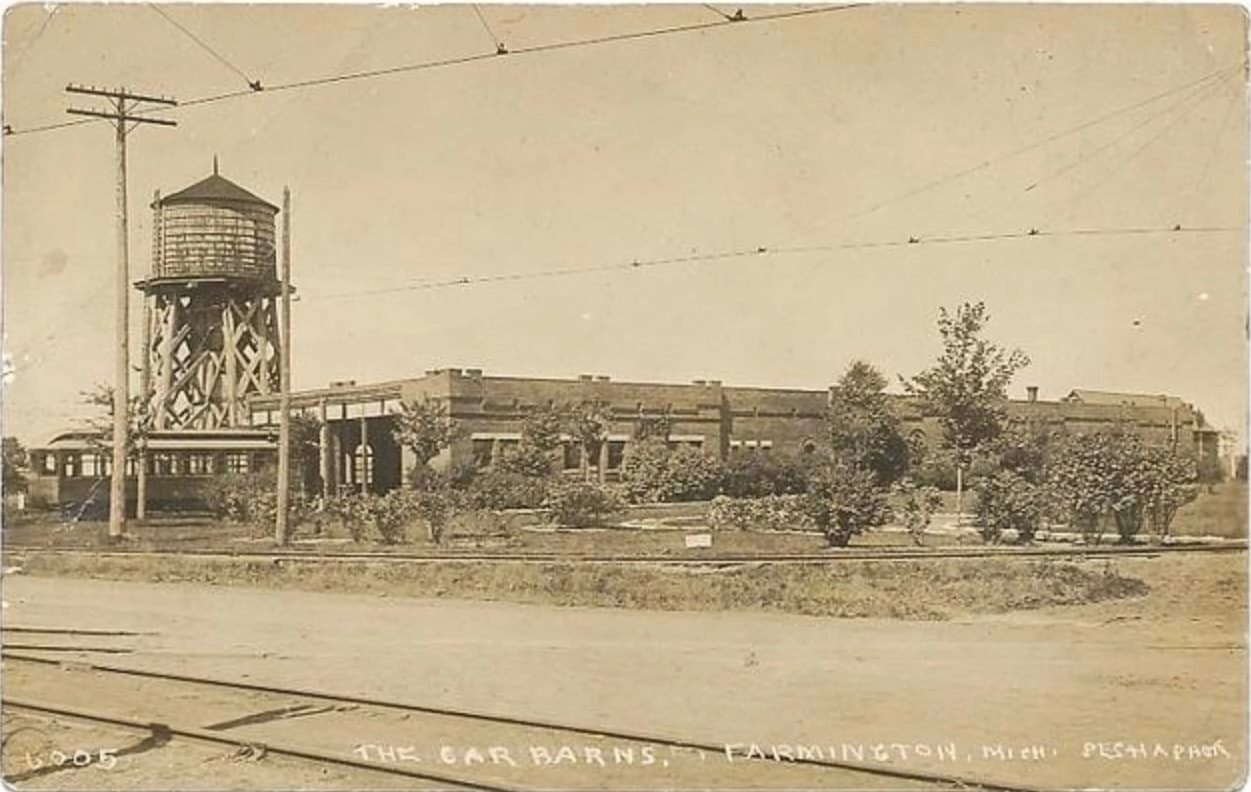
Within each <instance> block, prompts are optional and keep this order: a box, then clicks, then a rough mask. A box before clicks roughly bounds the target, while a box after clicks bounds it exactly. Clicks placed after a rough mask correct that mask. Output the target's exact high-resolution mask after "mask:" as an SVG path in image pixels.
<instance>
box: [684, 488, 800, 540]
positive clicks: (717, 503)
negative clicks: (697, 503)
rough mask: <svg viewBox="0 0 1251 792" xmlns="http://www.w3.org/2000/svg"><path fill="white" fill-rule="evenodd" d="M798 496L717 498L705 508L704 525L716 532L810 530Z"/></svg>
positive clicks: (721, 496)
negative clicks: (705, 520) (729, 530)
mask: <svg viewBox="0 0 1251 792" xmlns="http://www.w3.org/2000/svg"><path fill="white" fill-rule="evenodd" d="M801 501H802V498H801V497H800V496H798V495H766V496H765V497H763V498H730V497H727V496H725V495H719V496H717V497H716V498H713V499H712V505H711V506H710V507H709V509H708V523H709V525H710V526H711V527H713V528H716V529H721V530H724V529H737V530H740V531H753V530H755V531H794V530H801V531H802V530H813V529H814V526H813V524H812V521H811V519H809V517H808V515H807V513H806V512H805V511H804V509H803V506H802V503H801Z"/></svg>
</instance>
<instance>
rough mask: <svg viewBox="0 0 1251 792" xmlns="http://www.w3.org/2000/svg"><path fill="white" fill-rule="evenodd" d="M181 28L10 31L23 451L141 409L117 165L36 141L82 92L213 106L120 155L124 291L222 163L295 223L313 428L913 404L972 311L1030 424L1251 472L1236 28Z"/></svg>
mask: <svg viewBox="0 0 1251 792" xmlns="http://www.w3.org/2000/svg"><path fill="white" fill-rule="evenodd" d="M160 8H161V12H163V13H161V12H158V11H157V10H154V9H153V8H151V7H148V6H146V5H95V6H69V5H67V6H51V5H47V6H45V5H24V6H15V7H11V8H10V9H9V10H8V12H7V13H6V14H5V17H4V29H3V45H4V46H3V75H2V76H3V116H4V123H5V124H7V125H9V126H10V127H11V129H12V132H13V134H9V135H6V136H4V137H3V139H2V146H3V193H2V198H3V236H2V241H3V253H2V255H3V268H2V278H3V280H2V289H3V309H4V313H3V331H4V336H3V347H4V354H5V369H6V374H5V380H4V389H3V422H4V427H3V432H4V434H6V435H17V436H18V437H19V438H22V439H23V440H24V441H26V442H28V443H32V442H33V443H37V442H40V441H42V440H44V439H46V438H47V437H48V436H50V435H51V434H52V433H53V432H55V431H57V430H58V429H61V428H65V427H67V426H69V425H72V424H73V422H74V421H75V419H76V417H77V416H81V415H84V414H88V413H89V412H90V410H89V408H85V407H83V406H82V405H81V403H80V399H79V392H80V391H83V390H87V389H89V388H91V387H92V386H93V385H94V384H95V383H99V382H108V381H110V379H111V377H112V365H113V364H112V349H113V337H112V327H113V272H114V251H115V237H114V234H115V228H114V219H113V206H114V192H113V189H114V188H113V179H114V168H115V164H114V158H113V138H112V132H111V130H110V128H109V126H108V125H107V123H102V122H91V123H82V124H77V125H73V126H64V127H58V128H52V129H46V130H45V129H41V128H42V127H45V126H48V125H60V124H64V123H66V122H67V121H73V120H75V119H74V118H72V117H70V116H67V115H66V113H65V110H66V108H67V107H69V106H70V105H72V104H73V105H77V106H83V105H84V102H83V101H81V100H83V99H86V98H85V97H71V96H70V95H68V94H66V93H65V91H64V88H65V86H66V85H67V84H68V83H80V84H83V83H85V84H95V85H104V86H110V87H116V86H125V87H127V88H129V89H131V90H133V91H136V92H140V93H148V94H160V95H169V96H173V97H175V98H177V99H178V100H179V101H180V102H183V103H184V106H181V107H179V108H177V109H175V110H174V111H172V112H170V113H168V114H167V115H166V116H165V117H167V118H171V119H174V120H176V121H177V123H178V126H177V127H172V128H166V127H156V126H145V127H143V128H140V129H137V130H136V131H134V132H133V133H132V134H131V135H130V136H129V149H128V160H129V162H128V165H129V181H128V187H129V209H130V252H131V256H130V259H131V261H130V266H131V275H132V280H137V279H139V278H141V277H142V276H143V275H144V274H146V271H147V267H148V264H149V261H150V257H151V252H150V251H151V240H150V234H151V223H150V219H151V218H150V211H149V209H148V204H149V202H150V201H151V197H152V195H153V192H154V191H155V190H160V191H161V192H162V193H164V194H168V193H171V192H173V191H175V190H178V189H180V188H182V187H185V186H187V185H189V184H191V183H193V182H195V181H198V180H199V179H201V178H203V177H205V176H207V175H208V174H209V173H211V172H212V161H213V157H214V156H216V157H218V159H219V162H220V168H221V173H222V175H223V176H226V177H227V178H229V179H231V180H233V181H235V182H236V183H238V184H240V185H241V186H243V187H245V188H246V189H248V190H251V191H252V192H254V193H256V194H258V195H260V196H262V197H264V198H266V199H267V200H269V201H271V202H272V203H275V204H279V203H281V195H282V189H283V187H284V186H289V187H290V189H291V192H292V212H291V218H290V219H291V226H292V250H291V253H292V270H293V280H294V282H295V285H296V287H297V289H298V291H299V299H298V301H297V302H296V303H295V304H294V306H293V311H292V324H293V333H292V343H293V352H292V376H293V384H294V386H295V387H296V388H297V389H298V388H312V387H324V386H325V384H326V383H327V382H329V381H331V380H356V381H358V382H369V381H375V380H385V379H396V378H402V377H408V376H417V375H420V374H421V373H422V372H423V371H425V370H427V369H431V368H440V367H447V366H452V367H472V368H481V369H484V370H485V371H486V372H487V373H488V374H502V375H518V376H544V377H576V376H577V375H579V374H584V373H586V374H602V375H610V376H612V377H613V378H614V379H619V380H644V381H660V382H686V381H690V380H693V379H719V380H722V381H724V382H725V383H726V384H735V385H763V386H785V387H806V388H824V387H827V386H828V385H829V384H831V383H833V382H834V381H836V380H837V378H838V377H839V376H840V374H841V373H842V372H843V371H844V370H845V369H846V368H847V366H848V365H849V364H850V363H851V362H852V361H853V360H856V359H863V360H867V361H869V362H871V363H873V364H874V365H876V366H877V367H878V368H880V369H881V370H882V371H884V372H885V373H887V374H888V376H890V377H892V378H894V377H896V376H905V377H906V376H910V375H913V374H916V373H918V372H919V371H921V370H922V369H923V368H925V367H926V366H928V365H929V364H930V363H931V362H932V361H933V360H934V358H935V357H936V355H937V354H938V352H939V339H938V333H937V330H936V325H935V322H936V319H937V316H938V309H939V307H940V306H947V307H949V308H950V307H954V306H956V305H957V304H959V303H960V302H963V301H977V300H982V301H985V302H986V304H987V306H988V309H989V312H990V315H991V322H990V325H989V327H988V328H987V335H988V336H989V337H990V338H991V339H993V340H995V341H996V342H998V343H1000V344H1002V345H1004V346H1008V347H1019V348H1021V349H1023V350H1024V351H1025V352H1026V353H1027V354H1028V355H1029V356H1030V358H1031V361H1032V362H1031V365H1030V366H1029V367H1028V368H1026V369H1025V370H1024V371H1022V372H1021V373H1020V374H1018V376H1017V378H1016V380H1015V381H1014V382H1013V384H1012V387H1011V392H1010V393H1011V395H1012V396H1014V397H1022V396H1023V395H1024V392H1025V388H1026V387H1027V386H1031V385H1033V386H1037V387H1039V389H1040V398H1042V399H1057V398H1061V397H1063V396H1064V395H1065V394H1067V393H1068V392H1069V391H1070V390H1072V389H1074V388H1092V389H1104V390H1117V391H1133V392H1144V393H1168V394H1174V395H1177V396H1181V397H1182V398H1184V399H1185V400H1187V401H1189V402H1192V403H1194V404H1195V405H1196V406H1198V407H1199V408H1200V409H1201V410H1202V411H1203V412H1204V413H1205V415H1206V416H1207V418H1208V420H1209V422H1210V423H1212V424H1213V425H1215V426H1217V427H1219V428H1222V429H1230V430H1233V431H1235V432H1238V433H1239V434H1241V435H1242V436H1244V437H1245V426H1246V412H1247V408H1246V404H1247V358H1246V332H1247V324H1246V322H1247V319H1246V316H1247V292H1246V281H1247V279H1246V265H1247V232H1246V226H1247V214H1248V207H1247V195H1248V190H1247V171H1246V161H1247V141H1248V133H1247V113H1246V100H1245V97H1246V72H1245V70H1244V68H1243V66H1242V64H1243V61H1244V58H1245V51H1246V29H1245V16H1244V13H1243V11H1242V9H1241V8H1239V7H1236V6H1198V5H1182V6H1174V5H1164V4H1152V5H1137V6H1135V5H1129V6H1111V5H1103V6H1076V5H1066V6H1044V5H1021V6H1009V5H868V6H863V7H853V8H846V9H842V10H827V11H822V12H820V13H811V14H805V15H802V16H792V17H787V18H780V19H775V20H761V19H760V17H762V16H767V15H771V14H779V13H784V12H788V11H792V10H795V9H797V8H799V7H796V6H778V5H770V6H747V7H744V15H745V16H746V17H747V18H748V20H749V21H747V22H736V23H728V22H726V16H729V15H732V14H733V11H734V10H735V9H736V8H737V6H714V7H713V8H709V7H707V6H700V5H686V6H682V5H678V6H674V5H666V6H660V5H650V6H565V7H556V6H546V7H544V6H520V5H507V6H495V5H483V6H479V8H480V10H481V13H482V18H483V20H485V24H484V22H483V21H482V20H480V19H479V17H478V15H477V14H476V13H475V12H474V9H473V7H472V6H467V5H442V6H419V7H388V8H381V7H373V6H364V5H352V6H291V5H288V6H253V5H230V6H226V5H208V4H196V5H167V6H161V7H160ZM806 8H809V9H815V8H818V7H816V6H809V7H806ZM723 14H724V15H723ZM171 20H172V21H171ZM719 22H720V23H724V24H716V25H714V26H713V27H706V28H705V27H700V28H698V29H693V30H686V31H682V32H673V33H665V34H658V35H652V36H646V37H637V38H632V39H628V40H616V41H608V42H603V43H599V44H593V45H586V46H570V47H564V48H545V49H544V48H543V47H544V46H545V45H551V44H557V43H562V42H574V41H584V40H587V39H596V38H600V37H611V36H617V35H620V34H625V33H636V32H644V31H652V30H659V29H666V28H672V27H678V26H699V25H707V24H711V23H719ZM175 23H176V24H175ZM189 34H190V35H189ZM192 35H193V36H194V37H195V39H198V41H197V40H193V38H192V37H191V36H192ZM497 42H498V43H503V44H504V46H505V48H506V49H508V50H509V54H506V55H499V56H491V57H476V59H473V60H469V61H463V60H462V62H452V63H447V64H445V65H441V66H437V67H429V68H420V69H408V70H397V71H391V72H389V73H386V74H376V75H374V76H364V77H359V78H354V79H341V80H338V81H334V82H320V83H315V84H311V85H304V86H302V87H300V86H293V85H292V84H293V83H301V82H305V81H318V80H321V79H323V78H330V77H334V76H342V75H352V74H358V75H359V74H361V73H369V72H373V71H377V70H387V69H393V68H394V67H400V66H409V65H414V64H425V63H435V62H440V61H457V60H458V59H465V58H469V57H474V56H488V55H491V54H492V53H494V52H495V50H496V45H497ZM536 47H537V48H540V49H538V50H534V51H530V50H533V48H536ZM250 80H259V81H260V82H261V84H262V86H265V90H262V91H259V92H255V91H251V90H250V89H248V87H247V82H248V81H250ZM222 95H228V96H226V97H225V98H220V99H216V100H213V101H207V102H204V101H202V102H195V101H194V100H199V99H204V98H206V97H221V96H222ZM71 100H73V101H71ZM188 102H190V104H187V103H188ZM86 106H92V105H91V104H90V100H87V102H86ZM1178 227H1180V230H1173V229H1175V228H1178ZM1031 231H1037V232H1038V233H1037V234H1032V233H1030V232H1031ZM909 239H914V240H916V241H915V242H913V243H909ZM761 248H763V252H757V251H759V250H760V249H761ZM721 254H726V255H721ZM730 254H733V255H730ZM682 259H686V260H682ZM633 262H639V263H640V266H637V267H634V266H631V264H632V263H633ZM564 270H573V271H575V272H574V273H572V274H568V273H567V274H555V275H552V274H545V273H552V272H554V271H564ZM505 275H506V276H512V275H517V276H519V277H517V278H510V279H497V280H491V278H492V277H496V276H505ZM460 279H468V281H469V282H468V283H460V284H453V285H448V282H449V281H456V280H460ZM139 305H140V303H139V301H138V295H137V293H135V294H134V299H133V300H132V302H131V314H132V318H134V319H137V317H138V314H139ZM133 324H134V326H135V336H134V337H135V338H136V339H137V338H138V324H137V322H133ZM136 364H137V361H136Z"/></svg>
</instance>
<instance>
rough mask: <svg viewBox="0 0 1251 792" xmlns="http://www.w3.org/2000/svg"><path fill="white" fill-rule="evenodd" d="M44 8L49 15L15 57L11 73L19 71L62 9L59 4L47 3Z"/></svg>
mask: <svg viewBox="0 0 1251 792" xmlns="http://www.w3.org/2000/svg"><path fill="white" fill-rule="evenodd" d="M44 9H45V10H46V14H47V16H45V17H44V18H43V22H42V23H41V24H40V25H39V30H37V31H35V35H34V37H33V38H31V40H30V43H29V44H27V45H26V46H25V47H22V49H21V50H20V51H19V52H18V53H17V55H16V56H15V57H14V58H13V65H11V66H10V67H9V74H10V75H12V74H13V72H15V71H17V69H18V67H19V66H20V65H21V64H22V62H23V61H25V60H26V54H27V53H29V52H30V51H31V50H32V49H34V47H35V45H36V44H37V43H39V39H41V38H43V34H44V32H45V31H47V29H48V26H49V25H51V24H52V18H53V17H54V16H56V15H57V12H58V11H60V10H61V9H60V7H59V6H55V5H45V6H44Z"/></svg>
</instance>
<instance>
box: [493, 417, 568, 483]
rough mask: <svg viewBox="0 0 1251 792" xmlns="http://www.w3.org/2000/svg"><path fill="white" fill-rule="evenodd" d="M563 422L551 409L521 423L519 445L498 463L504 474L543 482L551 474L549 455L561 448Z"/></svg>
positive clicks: (526, 418)
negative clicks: (538, 479) (539, 479)
mask: <svg viewBox="0 0 1251 792" xmlns="http://www.w3.org/2000/svg"><path fill="white" fill-rule="evenodd" d="M564 423H565V418H564V416H563V415H562V414H561V412H560V411H559V410H557V409H555V408H552V407H540V408H538V409H536V410H534V411H532V412H530V413H529V414H527V415H526V417H525V419H523V420H522V423H521V442H520V443H518V444H517V447H516V449H513V450H511V451H509V452H508V453H507V454H505V455H503V456H502V457H501V459H500V460H499V469H500V471H502V472H505V473H516V474H519V475H522V476H531V477H535V478H543V477H545V476H550V475H551V474H552V455H553V452H555V451H556V450H557V449H558V448H560V446H561V443H562V442H563V441H562V439H561V436H562V432H563V429H564Z"/></svg>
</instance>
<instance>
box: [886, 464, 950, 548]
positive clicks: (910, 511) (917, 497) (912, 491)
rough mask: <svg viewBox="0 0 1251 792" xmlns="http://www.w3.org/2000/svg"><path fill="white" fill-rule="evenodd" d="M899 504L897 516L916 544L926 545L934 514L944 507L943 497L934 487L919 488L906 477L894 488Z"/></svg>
mask: <svg viewBox="0 0 1251 792" xmlns="http://www.w3.org/2000/svg"><path fill="white" fill-rule="evenodd" d="M894 495H895V498H896V500H897V501H898V503H899V507H898V508H897V509H896V510H895V512H896V516H897V517H898V519H899V520H900V521H901V522H902V523H903V526H904V528H905V529H907V531H908V535H909V536H911V537H912V541H913V543H914V544H918V545H923V544H925V529H926V528H929V527H930V520H931V519H933V517H934V512H936V511H938V508H939V507H940V506H941V505H942V496H941V495H939V494H938V490H937V489H936V488H934V487H927V486H918V485H917V483H916V482H915V481H913V480H912V479H911V478H908V477H904V478H902V479H900V480H899V481H897V482H896V483H895V486H894Z"/></svg>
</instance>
